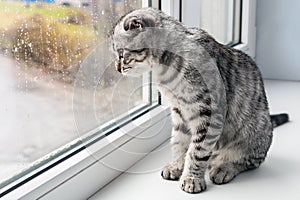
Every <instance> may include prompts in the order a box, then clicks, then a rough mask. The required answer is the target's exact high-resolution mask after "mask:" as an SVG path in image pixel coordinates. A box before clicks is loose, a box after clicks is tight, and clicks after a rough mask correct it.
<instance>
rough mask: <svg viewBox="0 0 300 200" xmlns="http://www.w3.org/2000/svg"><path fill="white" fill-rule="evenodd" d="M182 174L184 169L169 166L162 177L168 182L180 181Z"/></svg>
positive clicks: (162, 173)
mask: <svg viewBox="0 0 300 200" xmlns="http://www.w3.org/2000/svg"><path fill="white" fill-rule="evenodd" d="M181 174H182V169H179V167H178V166H176V165H172V164H170V165H167V166H165V167H164V168H163V170H162V171H161V176H162V177H163V178H164V179H166V180H174V181H175V180H179V178H180V176H181Z"/></svg>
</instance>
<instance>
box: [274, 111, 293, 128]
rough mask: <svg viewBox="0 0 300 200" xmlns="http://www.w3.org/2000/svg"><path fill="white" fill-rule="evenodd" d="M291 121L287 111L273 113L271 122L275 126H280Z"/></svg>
mask: <svg viewBox="0 0 300 200" xmlns="http://www.w3.org/2000/svg"><path fill="white" fill-rule="evenodd" d="M288 121H289V115H288V114H286V113H282V114H278V115H271V122H272V125H273V128H275V127H277V126H280V125H282V124H284V123H287V122H288Z"/></svg>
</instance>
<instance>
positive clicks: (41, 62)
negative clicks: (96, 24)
mask: <svg viewBox="0 0 300 200" xmlns="http://www.w3.org/2000/svg"><path fill="white" fill-rule="evenodd" d="M7 16H9V17H7ZM0 17H1V18H2V19H4V20H2V21H1V22H2V23H1V24H0V33H2V34H1V35H0V50H1V49H2V51H3V50H6V51H7V50H8V51H9V52H12V53H13V55H14V57H15V58H16V59H17V60H18V61H19V62H21V63H27V64H26V66H27V67H30V66H37V67H39V68H43V69H46V70H51V71H53V70H54V71H57V72H63V73H64V74H66V73H67V74H71V76H72V77H74V75H75V73H76V72H77V69H78V63H80V62H81V60H82V59H83V58H84V57H85V56H86V55H87V53H88V52H89V51H90V50H91V49H92V48H93V47H94V46H95V44H96V43H97V41H98V40H99V37H98V36H97V34H96V31H95V30H94V28H93V26H92V24H91V19H90V16H89V15H87V14H86V13H85V12H84V11H82V10H79V9H77V8H69V7H60V6H57V5H51V4H49V5H48V4H47V5H44V6H42V7H37V6H36V5H34V4H33V5H31V6H30V7H29V8H26V7H25V6H24V4H23V3H19V2H0ZM6 17H7V18H6Z"/></svg>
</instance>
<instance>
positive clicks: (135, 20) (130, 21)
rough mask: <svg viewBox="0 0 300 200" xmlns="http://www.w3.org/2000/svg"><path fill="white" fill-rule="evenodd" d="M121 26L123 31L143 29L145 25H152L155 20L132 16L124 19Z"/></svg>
mask: <svg viewBox="0 0 300 200" xmlns="http://www.w3.org/2000/svg"><path fill="white" fill-rule="evenodd" d="M123 26H124V30H125V31H128V30H134V29H138V30H143V29H144V28H145V27H154V26H155V22H154V19H152V18H150V17H146V16H140V17H137V16H133V17H129V18H127V19H125V21H124V25H123Z"/></svg>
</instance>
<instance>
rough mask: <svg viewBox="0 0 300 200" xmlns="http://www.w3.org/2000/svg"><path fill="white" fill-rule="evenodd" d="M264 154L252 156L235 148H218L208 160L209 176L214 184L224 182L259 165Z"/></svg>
mask: <svg viewBox="0 0 300 200" xmlns="http://www.w3.org/2000/svg"><path fill="white" fill-rule="evenodd" d="M263 160H264V156H262V157H260V158H253V157H250V156H249V155H248V154H246V153H245V152H244V151H243V150H241V149H237V148H225V149H220V150H218V151H216V152H214V153H213V155H212V156H211V158H210V161H209V167H208V169H209V177H210V179H211V181H212V182H213V183H215V184H218V185H220V184H226V183H228V182H230V181H231V180H233V179H234V178H235V177H236V176H237V175H238V174H240V173H242V172H244V171H246V170H249V169H255V168H257V167H259V165H260V164H261V163H262V162H263Z"/></svg>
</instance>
